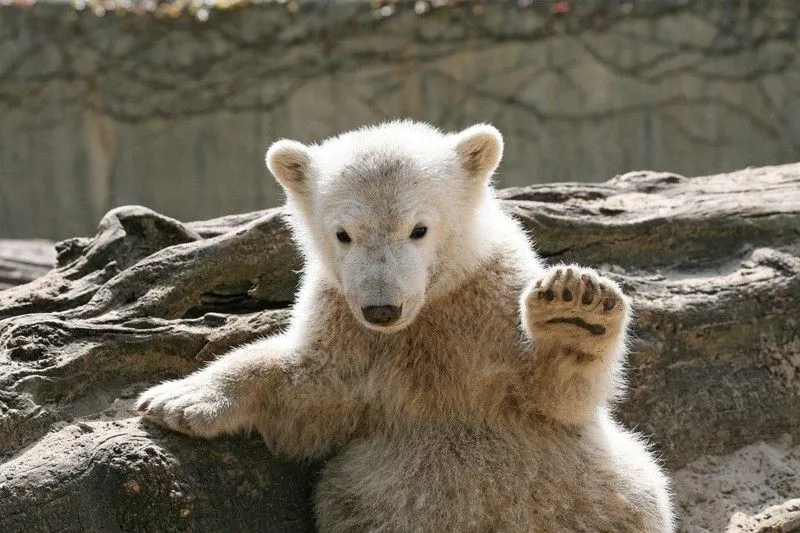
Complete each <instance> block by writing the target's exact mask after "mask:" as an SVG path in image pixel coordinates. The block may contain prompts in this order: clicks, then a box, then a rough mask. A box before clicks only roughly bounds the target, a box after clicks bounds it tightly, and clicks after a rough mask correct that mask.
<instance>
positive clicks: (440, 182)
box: [266, 121, 503, 332]
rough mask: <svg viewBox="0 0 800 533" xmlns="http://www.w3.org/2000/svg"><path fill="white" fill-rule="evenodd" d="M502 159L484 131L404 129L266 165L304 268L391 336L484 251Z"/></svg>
mask: <svg viewBox="0 0 800 533" xmlns="http://www.w3.org/2000/svg"><path fill="white" fill-rule="evenodd" d="M502 153H503V138H502V136H501V135H500V132H498V131H497V129H495V128H494V127H492V126H489V125H485V124H478V125H475V126H472V127H470V128H467V129H465V130H463V131H461V132H459V133H452V134H445V133H442V132H440V131H438V130H436V129H435V128H433V127H431V126H429V125H427V124H421V123H417V122H411V121H399V122H390V123H386V124H381V125H378V126H373V127H368V128H363V129H360V130H357V131H352V132H348V133H345V134H342V135H340V136H338V137H333V138H330V139H327V140H325V141H323V142H322V143H320V144H314V145H304V144H302V143H299V142H297V141H290V140H281V141H278V142H276V143H275V144H273V145H272V146H271V147H270V149H269V151H268V152H267V158H266V159H267V166H268V167H269V170H270V172H272V174H273V175H274V176H275V178H276V179H277V180H278V182H279V183H280V184H281V186H282V187H283V189H284V190H285V192H286V196H287V206H288V208H289V212H290V219H289V220H290V224H291V226H292V229H293V233H294V236H295V239H296V240H297V242H298V244H299V245H300V247H301V249H302V251H303V253H304V255H305V258H306V262H307V268H309V267H316V266H321V267H323V268H322V269H321V270H320V272H321V273H322V275H324V276H326V278H328V279H329V280H330V282H331V284H333V285H334V286H335V287H337V288H338V289H339V290H340V291H341V293H342V294H343V295H344V297H345V299H346V300H347V303H348V306H349V307H350V309H351V310H352V312H353V314H354V315H355V317H356V318H357V319H358V320H359V321H360V322H361V323H362V324H364V325H365V326H366V327H368V328H370V329H374V330H378V331H382V332H392V331H397V330H399V329H402V328H404V327H406V326H408V325H409V324H410V323H411V322H412V321H413V320H414V319H415V318H416V316H417V314H418V313H419V311H420V310H421V309H422V308H423V306H424V305H425V303H426V301H430V300H431V299H432V298H437V297H441V296H443V295H445V294H447V293H448V292H449V291H451V290H453V289H454V288H455V287H456V286H458V284H459V283H460V282H461V281H463V280H464V279H465V277H466V276H467V275H468V274H469V273H470V272H472V271H474V270H475V269H476V268H477V267H478V265H479V264H480V263H481V262H482V259H483V258H484V257H485V256H486V255H487V254H488V253H489V248H490V246H489V240H490V238H491V233H492V232H494V231H497V230H498V228H497V227H493V224H492V220H496V217H497V213H496V209H497V206H496V203H495V202H494V200H493V194H492V190H491V185H490V178H491V176H492V174H493V173H494V171H495V169H496V168H497V165H498V164H499V163H500V159H501V157H502Z"/></svg>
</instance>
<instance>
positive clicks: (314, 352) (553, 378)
mask: <svg viewBox="0 0 800 533" xmlns="http://www.w3.org/2000/svg"><path fill="white" fill-rule="evenodd" d="M502 154H503V137H502V135H501V134H500V132H499V131H498V130H497V129H496V128H494V127H493V126H491V125H488V124H477V125H474V126H471V127H468V128H466V129H464V130H462V131H460V132H457V133H445V132H442V131H440V130H439V129H437V128H435V127H434V126H431V125H428V124H425V123H420V122H415V121H409V120H405V121H393V122H387V123H382V124H378V125H374V126H369V127H363V128H361V129H358V130H354V131H350V132H346V133H343V134H340V135H338V136H334V137H331V138H329V139H326V140H324V141H322V142H320V143H317V144H302V143H300V142H297V141H292V140H286V139H284V140H279V141H277V142H275V143H274V144H273V145H272V146H271V147H270V148H269V150H268V152H267V155H266V162H267V167H268V168H269V170H270V172H271V173H272V175H273V176H274V177H275V179H276V180H277V181H278V182H279V183H280V185H281V186H282V188H283V189H284V191H285V195H286V208H287V212H288V219H287V220H288V224H289V226H290V228H291V230H292V235H293V238H294V240H295V241H296V243H297V245H298V248H299V249H300V251H301V253H302V255H303V258H304V267H303V270H302V276H301V282H300V285H299V288H298V293H297V295H296V299H295V303H294V306H293V308H292V314H291V319H290V323H289V325H288V326H287V328H286V330H285V331H284V332H282V333H280V334H277V335H275V336H272V337H269V338H265V339H261V340H258V341H256V342H252V343H251V344H247V345H244V346H241V347H238V348H236V349H234V350H232V351H231V352H230V353H228V354H226V355H224V356H222V357H220V358H219V359H217V360H215V361H213V362H211V363H210V364H209V365H207V366H206V367H204V368H202V369H200V370H198V371H197V372H195V373H194V374H191V375H189V376H188V377H185V378H184V379H180V380H175V381H168V382H165V383H163V384H160V385H157V386H155V387H153V388H151V389H149V390H147V391H145V392H144V393H142V394H141V396H140V397H139V399H138V400H137V409H138V410H139V411H140V412H141V415H142V416H143V417H144V419H146V420H148V421H150V422H153V423H155V424H158V425H160V426H162V427H165V428H168V429H170V430H174V431H177V432H181V433H184V434H187V435H191V436H195V437H200V438H212V437H215V436H218V435H221V434H230V433H235V432H239V431H257V432H258V433H260V434H261V436H263V439H264V440H265V442H266V444H267V445H268V446H269V448H270V449H271V450H273V451H274V452H275V453H278V454H281V455H283V456H288V457H292V458H296V459H301V460H306V459H322V460H324V467H323V469H322V471H321V474H320V478H319V480H318V482H317V485H316V487H315V496H314V506H315V517H316V524H317V527H318V528H319V530H320V531H333V532H338V531H498V532H499V531H537V532H549V531H591V532H598V531H604V532H626V531H630V532H634V531H635V532H664V531H672V530H673V511H672V505H671V501H670V500H671V494H670V488H669V482H668V479H667V477H666V475H665V473H664V472H663V470H662V468H661V466H660V465H659V464H658V462H657V461H656V460H655V458H654V457H653V455H652V452H651V450H650V449H649V447H648V446H647V444H646V443H645V442H644V440H643V438H642V437H640V436H638V435H637V434H635V433H632V432H630V431H628V430H626V429H624V428H623V427H621V426H620V425H619V424H618V423H617V422H616V421H615V420H614V418H613V416H612V410H613V407H614V404H615V401H616V400H617V399H618V398H619V397H620V394H621V393H622V392H623V390H624V376H623V373H624V368H623V364H624V358H625V355H626V339H627V328H628V325H629V322H630V320H631V307H630V301H629V299H628V297H627V296H626V295H624V294H623V293H622V291H621V290H620V287H619V286H618V285H617V283H615V282H614V281H613V280H611V279H608V278H606V277H603V276H602V275H600V274H599V273H598V272H597V271H595V270H593V269H590V268H584V267H580V266H577V265H571V264H558V265H551V266H547V265H545V264H544V262H543V260H542V259H540V257H539V256H538V255H537V253H536V252H535V250H534V247H533V245H532V242H531V240H530V238H529V236H528V235H527V233H526V232H525V231H524V230H523V228H522V227H521V225H520V224H519V223H518V222H517V221H516V220H515V219H514V218H513V217H512V216H511V215H510V214H509V213H507V212H506V211H505V210H504V209H503V207H502V205H501V203H500V202H499V201H498V199H497V197H496V193H495V189H494V187H493V176H494V174H495V171H496V169H497V167H498V165H499V163H500V161H501V158H502Z"/></svg>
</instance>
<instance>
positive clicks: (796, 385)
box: [0, 164, 800, 531]
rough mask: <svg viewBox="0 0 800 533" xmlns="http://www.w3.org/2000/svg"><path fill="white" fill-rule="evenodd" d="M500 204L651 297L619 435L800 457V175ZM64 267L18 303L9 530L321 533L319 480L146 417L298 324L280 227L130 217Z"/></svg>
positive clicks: (5, 515) (271, 215)
mask: <svg viewBox="0 0 800 533" xmlns="http://www.w3.org/2000/svg"><path fill="white" fill-rule="evenodd" d="M500 196H501V198H503V200H504V202H505V205H506V206H507V208H508V209H509V210H511V212H513V213H514V214H515V215H516V216H517V217H519V218H520V220H521V221H522V222H523V224H525V226H526V227H527V228H528V229H529V230H530V231H531V233H532V234H533V235H534V237H535V239H536V243H537V247H538V249H539V250H540V252H541V253H542V254H543V255H544V256H546V257H549V258H551V259H552V260H554V261H576V262H581V263H584V264H592V265H595V266H597V267H598V268H600V269H601V270H604V271H606V272H607V273H608V275H610V276H612V277H614V278H616V279H617V280H618V281H620V282H621V283H622V284H623V286H624V288H625V289H626V291H627V292H629V293H630V294H631V295H632V296H633V298H634V301H635V308H636V310H637V318H636V324H635V338H636V341H635V343H634V345H633V347H632V348H633V350H632V353H631V356H630V364H629V375H630V380H631V387H630V393H629V394H628V397H627V400H626V401H625V402H624V403H623V405H622V406H621V407H620V415H621V417H622V418H623V419H624V420H625V421H626V423H628V424H630V425H636V426H637V427H638V429H639V430H641V431H644V432H646V433H649V434H651V435H652V436H653V442H654V443H655V444H656V446H657V447H658V448H659V449H660V450H661V451H662V452H663V455H664V457H665V459H666V462H667V464H668V465H669V466H670V467H672V468H680V467H681V466H683V465H685V464H687V463H688V462H689V461H692V460H694V459H696V458H697V457H699V456H701V455H703V454H708V453H718V454H719V453H727V452H730V451H733V450H735V449H738V448H740V447H742V446H744V445H746V444H749V443H752V442H755V441H759V440H764V439H771V438H778V437H781V436H783V435H786V434H788V435H791V436H794V437H795V438H797V437H800V422H798V420H800V401H798V400H800V379H798V372H800V332H799V331H800V311H798V310H800V164H796V165H786V166H782V167H771V168H764V169H749V170H745V171H741V172H737V173H733V174H728V175H719V176H709V177H702V178H692V179H689V178H684V177H682V176H677V175H673V174H658V173H650V172H639V173H632V174H627V175H625V176H620V177H617V178H614V179H612V180H610V181H608V182H606V183H602V184H580V185H579V184H556V185H542V186H534V187H529V188H522V189H507V190H504V191H501V193H500ZM57 250H58V266H57V268H55V269H54V270H52V271H50V272H49V273H47V274H46V275H44V276H43V277H40V278H38V279H36V280H35V281H33V282H31V283H29V284H27V285H23V286H19V287H14V288H11V289H8V290H5V291H2V292H0V454H3V457H4V458H5V459H4V462H3V463H2V465H0V529H2V530H3V531H34V530H49V529H79V528H83V529H112V530H113V529H126V530H127V529H143V530H165V529H204V530H206V529H212V530H213V529H230V528H235V529H239V530H255V529H258V530H273V529H282V530H307V529H309V528H310V527H311V524H312V521H313V518H312V517H311V511H310V503H309V502H310V492H309V491H310V481H311V479H312V477H313V472H314V469H313V466H309V465H305V466H303V465H292V464H289V463H285V462H282V461H280V460H278V459H276V458H274V457H271V456H270V455H269V454H268V453H267V452H266V450H265V449H264V447H263V446H260V445H259V444H258V443H257V442H254V441H253V440H252V439H250V438H244V437H240V438H228V439H220V440H216V441H213V442H204V441H196V440H191V439H187V438H183V437H180V436H175V435H167V434H165V433H163V432H162V431H160V430H157V429H154V428H151V427H148V426H145V425H142V424H141V423H140V422H138V420H136V419H135V418H132V417H133V416H134V415H133V413H132V411H131V402H132V398H133V397H134V396H135V395H136V394H137V392H138V391H140V390H142V389H143V388H145V387H146V386H148V385H149V384H152V383H155V382H157V381H159V380H161V379H164V378H167V377H177V376H181V375H184V374H186V373H188V372H190V371H192V370H194V369H195V368H197V367H198V366H200V365H201V364H202V363H203V362H204V361H208V360H210V359H213V358H214V357H215V356H217V355H219V354H221V353H223V352H225V351H226V350H228V349H229V348H230V347H232V346H235V345H237V344H241V343H243V342H246V341H248V340H251V339H254V338H255V337H257V336H262V335H265V334H269V333H271V332H274V331H277V330H278V329H279V328H281V327H282V326H283V325H285V323H286V320H287V317H288V312H287V311H286V309H285V307H286V306H287V305H288V304H289V302H290V301H291V299H292V295H293V293H294V290H295V287H296V283H297V274H296V272H297V270H298V269H299V267H300V259H299V257H298V255H297V253H296V252H295V249H294V247H293V246H292V244H291V242H290V240H289V233H288V230H287V228H286V226H285V224H284V222H283V220H282V218H281V211H280V210H277V209H276V210H266V211H263V212H258V213H251V214H246V215H237V216H232V217H225V218H222V219H216V220H212V221H205V222H195V223H187V224H183V223H180V222H178V221H176V220H173V219H170V218H168V217H165V216H163V215H160V214H158V213H155V212H153V211H150V210H148V209H145V208H142V207H123V208H118V209H115V210H114V211H111V212H110V213H109V214H107V215H106V216H105V217H104V218H103V220H102V221H101V222H100V225H99V227H98V233H97V235H96V236H95V237H93V238H79V239H72V240H69V241H65V242H62V243H59V244H58V245H57ZM723 526H724V524H720V525H719V527H720V528H722V527H723Z"/></svg>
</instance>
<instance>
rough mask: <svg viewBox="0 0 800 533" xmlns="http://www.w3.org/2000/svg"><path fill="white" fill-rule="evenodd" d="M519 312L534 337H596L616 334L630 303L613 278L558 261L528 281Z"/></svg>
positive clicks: (626, 315)
mask: <svg viewBox="0 0 800 533" xmlns="http://www.w3.org/2000/svg"><path fill="white" fill-rule="evenodd" d="M522 312H523V317H524V320H525V323H526V324H527V326H528V328H529V329H530V331H531V334H532V335H533V337H534V339H535V338H537V337H539V336H542V335H548V336H553V335H558V334H562V335H566V336H567V337H568V338H573V339H574V338H575V335H581V336H583V337H588V338H592V337H593V338H595V339H597V338H600V337H605V336H616V335H618V334H619V332H620V331H621V330H622V329H623V328H624V325H625V322H626V320H627V318H628V313H629V305H628V301H627V298H626V297H625V295H623V294H622V291H621V290H620V288H619V286H618V285H617V284H616V283H615V282H614V281H612V280H610V279H608V278H604V277H602V276H600V274H598V273H597V272H596V271H595V270H592V269H588V268H581V267H578V266H565V265H561V266H556V267H552V268H549V269H548V270H546V271H545V272H544V273H543V274H542V275H541V276H540V277H538V278H537V279H534V280H533V281H532V282H531V283H530V285H529V286H528V288H527V289H526V290H525V293H524V294H523V297H522ZM565 340H568V339H565Z"/></svg>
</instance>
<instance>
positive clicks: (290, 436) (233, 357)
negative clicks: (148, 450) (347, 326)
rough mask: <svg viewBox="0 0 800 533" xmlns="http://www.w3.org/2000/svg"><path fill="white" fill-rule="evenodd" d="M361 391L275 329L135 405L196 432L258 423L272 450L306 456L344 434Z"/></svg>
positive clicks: (164, 422)
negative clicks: (261, 338) (281, 335)
mask: <svg viewBox="0 0 800 533" xmlns="http://www.w3.org/2000/svg"><path fill="white" fill-rule="evenodd" d="M358 398H359V396H358V395H357V394H356V393H355V391H354V387H351V386H350V384H348V383H345V382H344V381H343V380H342V379H340V378H339V377H338V376H337V375H336V373H335V372H331V371H329V369H327V368H326V366H325V365H324V357H317V356H314V355H313V354H304V353H303V351H302V350H296V349H294V348H292V347H291V345H290V342H288V340H287V339H285V338H283V337H272V338H269V339H265V340H262V341H258V342H255V343H253V344H249V345H246V346H242V347H240V348H237V349H236V350H234V351H232V352H230V353H229V354H227V355H225V356H223V357H221V358H220V359H218V360H216V361H214V362H213V363H211V364H210V365H208V366H207V367H206V368H204V369H202V370H199V371H197V372H195V373H194V374H191V375H189V376H187V377H185V378H183V379H180V380H175V381H168V382H166V383H162V384H160V385H157V386H155V387H153V388H151V389H149V390H147V391H145V392H144V393H142V395H141V396H140V397H139V399H138V401H137V409H138V410H139V411H140V412H141V413H142V416H143V417H144V418H145V419H147V420H149V421H150V422H152V423H154V424H157V425H159V426H161V427H164V428H167V429H171V430H173V431H178V432H181V433H185V434H187V435H191V436H195V437H204V438H211V437H215V436H218V435H221V434H230V433H236V432H237V431H242V430H244V431H252V430H253V429H255V430H257V431H258V432H259V433H261V435H262V436H263V437H264V439H265V441H266V442H267V444H268V445H269V446H270V447H271V448H272V449H273V450H275V451H279V452H282V453H286V454H289V455H293V456H295V457H301V458H305V457H318V456H320V455H323V454H325V453H327V452H328V451H329V450H330V449H331V447H332V446H335V445H337V444H340V443H341V442H343V441H344V440H346V439H347V437H348V436H349V435H350V433H351V432H352V430H353V428H354V427H355V425H356V423H357V415H358V413H360V412H361V409H359V405H360V403H359V401H358Z"/></svg>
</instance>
